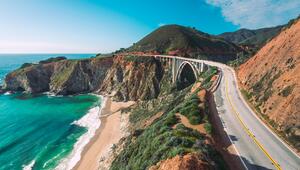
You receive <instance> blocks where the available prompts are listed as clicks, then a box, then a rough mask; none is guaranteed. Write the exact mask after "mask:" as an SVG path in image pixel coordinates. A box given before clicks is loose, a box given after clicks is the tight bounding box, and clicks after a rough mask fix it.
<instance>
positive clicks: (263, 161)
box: [206, 61, 300, 170]
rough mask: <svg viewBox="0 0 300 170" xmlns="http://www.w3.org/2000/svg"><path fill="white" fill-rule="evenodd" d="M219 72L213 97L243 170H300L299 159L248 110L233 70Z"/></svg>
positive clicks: (226, 68) (213, 63)
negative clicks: (219, 75) (218, 80)
mask: <svg viewBox="0 0 300 170" xmlns="http://www.w3.org/2000/svg"><path fill="white" fill-rule="evenodd" d="M206 63H207V64H210V65H214V66H218V67H219V68H221V69H222V75H223V77H222V80H221V83H220V85H219V88H218V89H217V90H216V92H215V94H214V96H215V100H216V105H217V110H218V112H219V117H220V118H221V121H222V123H223V126H224V129H225V131H226V132H227V134H228V136H229V138H230V139H231V141H232V143H233V144H234V147H235V149H236V151H237V152H238V155H239V156H240V158H241V161H242V162H243V164H244V166H245V169H251V170H252V169H265V170H266V169H284V170H300V158H299V157H298V156H297V155H296V154H295V153H293V151H291V150H290V149H289V148H288V146H287V145H286V144H284V143H283V142H282V140H281V139H279V138H278V137H277V136H276V135H275V134H274V133H273V132H272V131H271V130H270V129H269V128H268V127H267V126H265V125H264V123H263V122H262V121H261V120H259V118H258V117H257V116H256V115H255V113H254V112H253V111H252V110H251V109H250V108H249V106H248V105H247V104H246V102H245V101H244V99H243V98H242V96H241V93H240V92H239V89H238V85H237V81H236V77H235V73H234V70H233V69H231V68H230V67H228V66H226V65H223V64H219V63H215V62H209V61H207V62H206Z"/></svg>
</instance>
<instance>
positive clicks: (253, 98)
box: [238, 18, 300, 149]
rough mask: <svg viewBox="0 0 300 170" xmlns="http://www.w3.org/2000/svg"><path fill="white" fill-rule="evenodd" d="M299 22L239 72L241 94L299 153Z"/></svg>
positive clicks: (283, 31) (296, 21) (282, 33)
mask: <svg viewBox="0 0 300 170" xmlns="http://www.w3.org/2000/svg"><path fill="white" fill-rule="evenodd" d="M299 42H300V19H299V18H298V19H296V20H292V21H291V22H290V23H289V24H288V25H287V26H286V27H285V28H284V29H283V30H282V31H281V32H280V33H279V35H278V36H276V37H274V38H273V39H272V40H271V41H270V42H268V43H267V44H266V45H264V46H263V47H262V48H261V49H260V50H259V51H258V52H257V54H256V55H254V56H253V57H252V58H250V59H249V60H248V61H247V62H246V63H244V64H242V65H241V66H240V67H239V69H238V78H239V80H240V82H241V85H242V86H243V88H244V90H243V93H244V94H245V95H246V96H247V98H248V99H249V101H250V102H251V103H252V104H253V105H254V106H255V108H256V110H257V111H258V112H259V113H260V114H261V116H262V117H264V119H265V120H267V121H268V122H269V124H270V125H271V126H273V127H274V128H275V129H277V130H278V131H279V132H280V133H282V134H283V135H284V136H285V137H286V138H287V139H288V140H289V141H290V142H291V143H293V144H294V145H295V146H296V147H297V148H298V149H300V145H299V139H300V105H299V103H300V86H299V82H300V75H299V72H300V43H299Z"/></svg>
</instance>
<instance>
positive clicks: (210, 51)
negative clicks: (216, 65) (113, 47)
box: [127, 25, 241, 62]
mask: <svg viewBox="0 0 300 170" xmlns="http://www.w3.org/2000/svg"><path fill="white" fill-rule="evenodd" d="M127 51H129V52H133V51H137V52H148V53H149V52H152V53H159V54H173V55H181V56H185V57H193V58H197V57H199V56H201V57H202V58H206V59H210V60H215V61H222V62H227V61H229V60H233V59H235V56H236V53H238V52H240V51H241V48H239V47H238V46H236V45H235V44H233V43H231V42H228V41H226V40H224V39H220V38H218V37H216V36H212V35H209V34H206V33H203V32H200V31H198V30H196V29H193V28H189V27H183V26H179V25H166V26H162V27H160V28H158V29H157V30H155V31H153V32H152V33H150V34H149V35H147V36H146V37H144V38H143V39H142V40H140V41H139V42H137V43H136V44H134V45H133V46H132V47H130V48H129V49H127Z"/></svg>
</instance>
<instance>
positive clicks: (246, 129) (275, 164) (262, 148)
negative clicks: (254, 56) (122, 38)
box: [224, 76, 282, 170]
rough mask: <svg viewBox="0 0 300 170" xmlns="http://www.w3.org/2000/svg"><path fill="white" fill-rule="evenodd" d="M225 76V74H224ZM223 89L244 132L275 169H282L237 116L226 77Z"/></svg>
mask: <svg viewBox="0 0 300 170" xmlns="http://www.w3.org/2000/svg"><path fill="white" fill-rule="evenodd" d="M224 77H225V76H224ZM225 91H226V98H227V99H228V101H229V103H230V105H231V107H232V110H233V112H234V113H235V116H236V117H237V118H238V120H239V122H240V123H241V124H242V126H243V129H244V130H245V131H246V133H247V134H248V135H249V136H250V138H251V139H252V140H253V141H254V143H255V144H256V145H257V146H258V147H259V149H260V150H262V151H263V153H264V154H265V155H266V156H267V157H268V158H269V159H270V160H271V162H272V164H273V165H274V166H275V168H276V169H277V170H282V169H281V167H280V165H279V164H278V163H277V162H276V161H275V160H274V159H273V158H272V157H271V155H270V154H269V153H268V152H267V150H266V149H265V148H264V147H263V146H262V144H260V143H259V141H258V140H257V139H256V138H255V136H254V135H253V133H252V132H251V131H250V130H249V128H248V127H247V126H246V124H245V123H244V121H243V120H242V119H241V117H240V116H239V113H238V112H237V110H236V109H235V107H234V105H233V103H232V102H231V99H230V97H229V95H228V81H227V78H226V77H225Z"/></svg>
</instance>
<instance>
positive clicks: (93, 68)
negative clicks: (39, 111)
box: [3, 58, 112, 95]
mask: <svg viewBox="0 0 300 170" xmlns="http://www.w3.org/2000/svg"><path fill="white" fill-rule="evenodd" d="M111 65H112V58H93V59H84V60H58V61H54V62H40V63H39V64H26V65H23V66H22V67H21V68H19V69H17V70H15V71H13V72H11V73H9V74H8V75H7V76H6V78H5V82H4V86H3V88H4V89H5V90H11V91H26V92H29V93H41V92H47V91H49V92H52V93H55V94H62V95H67V94H78V93H84V92H91V91H94V90H96V89H98V88H99V85H100V84H101V83H102V81H103V80H104V78H105V75H106V72H107V71H108V69H109V68H110V67H111Z"/></svg>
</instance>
